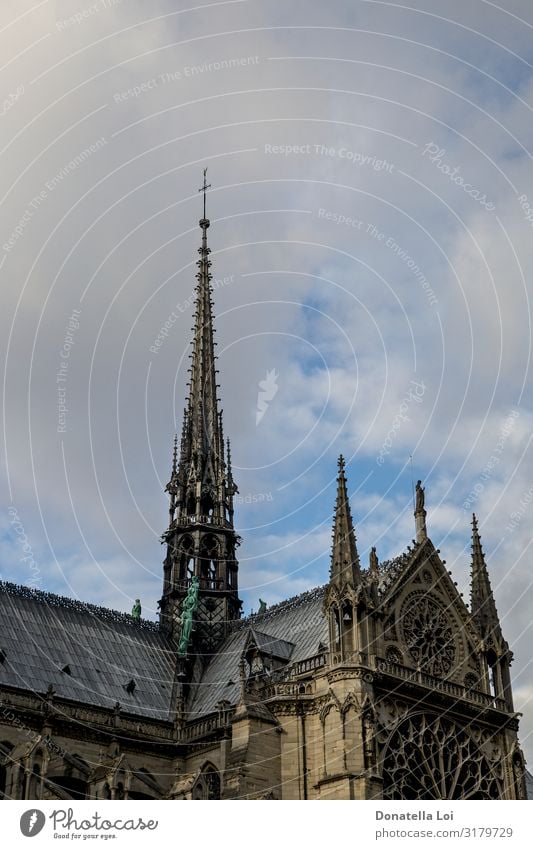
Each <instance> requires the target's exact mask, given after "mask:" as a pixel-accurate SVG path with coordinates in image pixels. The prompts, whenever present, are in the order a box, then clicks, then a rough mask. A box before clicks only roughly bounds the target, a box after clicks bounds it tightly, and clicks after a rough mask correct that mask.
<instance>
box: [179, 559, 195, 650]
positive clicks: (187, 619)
mask: <svg viewBox="0 0 533 849" xmlns="http://www.w3.org/2000/svg"><path fill="white" fill-rule="evenodd" d="M199 589H200V583H199V580H198V576H197V575H193V577H192V578H191V585H190V587H189V589H188V591H187V595H186V596H185V600H184V602H183V607H182V609H181V633H180V641H179V644H178V654H179V655H182V656H183V655H185V654H187V646H188V645H189V640H190V638H191V631H192V621H193V620H192V616H193V613H194V611H195V610H196V605H197V604H198V591H199Z"/></svg>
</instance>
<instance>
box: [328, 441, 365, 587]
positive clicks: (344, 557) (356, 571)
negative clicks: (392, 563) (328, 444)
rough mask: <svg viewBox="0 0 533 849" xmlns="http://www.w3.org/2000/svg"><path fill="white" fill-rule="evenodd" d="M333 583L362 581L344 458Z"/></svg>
mask: <svg viewBox="0 0 533 849" xmlns="http://www.w3.org/2000/svg"><path fill="white" fill-rule="evenodd" d="M330 578H331V581H332V582H334V583H336V584H337V585H339V586H344V585H345V584H352V586H355V585H356V584H357V583H359V579H360V565H359V555H358V553H357V545H356V538H355V532H354V529H353V522H352V514H351V511H350V501H349V499H348V487H347V481H346V474H345V464H344V457H343V456H342V454H341V456H340V457H339V475H338V478H337V500H336V503H335V519H334V523H333V551H332V556H331V570H330Z"/></svg>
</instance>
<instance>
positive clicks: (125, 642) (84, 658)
mask: <svg viewBox="0 0 533 849" xmlns="http://www.w3.org/2000/svg"><path fill="white" fill-rule="evenodd" d="M0 653H1V654H0V658H3V661H2V662H0V686H5V687H16V688H18V689H23V690H26V691H31V692H33V693H38V694H39V695H41V694H42V695H44V694H45V693H46V691H47V690H48V688H49V687H50V685H52V687H53V689H54V692H55V694H56V695H57V697H58V698H63V699H72V700H74V701H77V702H82V703H83V704H88V705H95V706H100V707H105V708H113V707H114V705H115V704H116V703H117V702H119V703H120V705H121V709H122V710H123V711H124V712H125V713H132V714H136V715H140V716H144V717H150V718H153V719H163V720H167V719H168V718H169V711H170V700H171V694H172V684H173V679H174V662H175V661H174V655H173V652H172V648H171V645H170V643H169V642H168V640H167V639H166V638H165V636H164V635H163V634H162V633H161V632H160V631H159V628H158V626H157V625H156V624H155V623H154V622H148V621H146V620H141V622H139V623H137V622H135V620H134V619H133V618H132V617H131V616H128V615H127V614H124V613H119V612H118V611H114V610H109V609H107V608H102V607H97V606H96V605H92V604H83V603H81V602H79V601H77V600H75V599H69V598H63V597H61V596H58V595H54V594H52V593H46V592H41V591H38V590H33V589H30V588H29V587H19V586H17V585H15V584H11V583H7V582H3V581H1V582H0ZM132 682H133V683H132Z"/></svg>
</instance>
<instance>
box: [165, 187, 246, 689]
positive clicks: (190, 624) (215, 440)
mask: <svg viewBox="0 0 533 849" xmlns="http://www.w3.org/2000/svg"><path fill="white" fill-rule="evenodd" d="M208 188H209V186H208V185H207V182H206V171H204V184H203V186H202V187H201V189H200V191H201V192H203V194H204V198H203V213H204V214H203V218H201V219H200V222H199V223H200V228H201V231H202V244H201V247H200V249H199V254H200V258H199V260H198V262H197V266H198V272H197V274H196V280H197V285H196V311H195V315H194V328H193V339H192V353H191V368H190V370H189V371H190V375H191V378H190V382H189V384H188V385H189V392H188V396H187V400H186V404H185V410H184V412H183V426H182V432H181V439H180V442H179V452H178V442H177V440H175V441H174V451H173V459H172V471H171V476H170V482H169V483H168V484H167V491H168V493H169V495H170V521H169V526H168V529H167V530H166V532H165V533H164V534H163V541H164V542H166V543H167V555H166V558H165V561H164V581H163V596H162V598H161V601H160V608H161V613H160V619H161V623H162V626H163V628H164V629H165V631H166V632H167V633H169V634H170V635H171V636H172V638H173V639H174V640H175V642H176V645H177V647H178V648H177V650H178V655H179V657H180V659H181V661H182V662H183V669H182V673H181V674H182V675H183V676H185V677H187V676H188V675H192V674H193V673H192V671H191V670H192V666H191V664H193V663H194V661H193V658H195V657H196V658H202V662H207V661H208V659H209V657H210V656H211V654H212V653H213V652H215V651H216V648H217V646H219V645H220V643H221V641H222V640H223V639H224V637H225V635H226V633H227V631H228V629H229V627H230V625H231V622H233V621H234V620H235V619H238V618H239V616H240V611H241V606H242V602H241V601H240V600H239V588H238V563H237V558H236V548H237V546H238V544H239V541H240V539H239V537H238V535H237V534H236V532H235V529H234V526H233V496H234V495H235V493H236V492H237V487H236V486H235V483H234V481H233V475H232V473H231V462H230V458H229V450H228V462H227V463H226V460H225V457H224V447H225V446H224V432H223V427H222V411H221V410H219V409H218V398H217V383H216V374H217V370H216V368H215V363H216V357H215V343H214V341H213V334H214V329H213V304H212V300H211V296H212V290H211V274H210V267H211V262H210V260H209V253H210V251H209V248H208V246H207V230H208V228H209V219H208V218H207V215H206V192H207V189H208ZM183 681H185V678H183V680H182V683H183Z"/></svg>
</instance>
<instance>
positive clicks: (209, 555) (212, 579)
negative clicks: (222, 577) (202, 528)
mask: <svg viewBox="0 0 533 849" xmlns="http://www.w3.org/2000/svg"><path fill="white" fill-rule="evenodd" d="M218 557H219V552H218V544H217V541H216V539H215V538H214V537H206V538H205V540H204V542H203V544H202V548H201V553H200V563H201V576H202V583H203V585H204V588H205V589H209V590H216V589H217V586H218Z"/></svg>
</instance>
